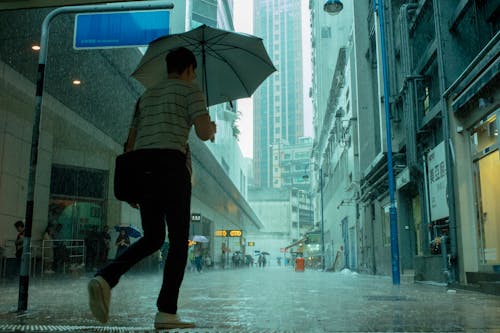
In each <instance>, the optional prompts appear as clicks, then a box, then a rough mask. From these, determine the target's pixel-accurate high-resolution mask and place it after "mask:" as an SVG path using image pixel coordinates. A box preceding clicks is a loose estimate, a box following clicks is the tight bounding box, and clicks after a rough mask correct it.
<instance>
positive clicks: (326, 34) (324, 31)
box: [321, 27, 332, 38]
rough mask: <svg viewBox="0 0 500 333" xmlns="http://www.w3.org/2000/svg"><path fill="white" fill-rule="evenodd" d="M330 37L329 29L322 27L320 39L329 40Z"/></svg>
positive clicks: (330, 30)
mask: <svg viewBox="0 0 500 333" xmlns="http://www.w3.org/2000/svg"><path fill="white" fill-rule="evenodd" d="M331 37H332V29H331V28H330V27H322V28H321V38H331Z"/></svg>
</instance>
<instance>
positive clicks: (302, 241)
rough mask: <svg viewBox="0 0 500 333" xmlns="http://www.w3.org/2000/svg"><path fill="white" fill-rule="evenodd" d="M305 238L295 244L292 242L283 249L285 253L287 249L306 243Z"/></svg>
mask: <svg viewBox="0 0 500 333" xmlns="http://www.w3.org/2000/svg"><path fill="white" fill-rule="evenodd" d="M306 239H307V238H305V237H304V238H302V239H299V240H298V241H296V242H293V243H292V244H290V245H288V246H287V247H285V251H286V250H288V249H289V248H291V247H294V246H297V245H299V244H300V243H304V242H305V241H306Z"/></svg>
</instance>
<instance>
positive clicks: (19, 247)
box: [14, 220, 24, 275]
mask: <svg viewBox="0 0 500 333" xmlns="http://www.w3.org/2000/svg"><path fill="white" fill-rule="evenodd" d="M14 228H16V230H17V236H16V240H15V243H14V244H15V246H16V275H18V274H19V271H20V268H21V258H22V256H23V246H24V245H23V244H24V222H23V221H21V220H19V221H16V223H14Z"/></svg>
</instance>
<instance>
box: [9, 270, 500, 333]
mask: <svg viewBox="0 0 500 333" xmlns="http://www.w3.org/2000/svg"><path fill="white" fill-rule="evenodd" d="M89 277H90V276H84V277H80V278H79V279H68V278H64V279H58V278H57V277H51V278H50V279H44V280H42V279H35V280H33V281H32V282H31V284H30V298H29V309H30V310H29V311H28V312H27V313H25V314H23V315H17V314H16V313H15V310H16V308H17V293H18V290H17V283H16V282H15V281H5V282H3V283H2V284H1V285H0V295H1V302H0V332H55V331H59V332H63V331H65V332H125V331H130V332H149V331H151V332H154V330H152V323H153V318H154V315H155V311H156V308H155V303H156V296H157V293H158V290H159V287H160V284H161V274H160V273H151V274H127V275H125V276H124V277H123V278H122V280H121V281H120V284H119V285H118V286H117V287H116V288H115V289H113V296H112V304H111V315H110V321H109V323H108V324H107V325H99V323H98V322H97V321H95V320H94V319H93V318H92V316H91V315H90V313H89V311H88V309H87V295H86V283H87V281H88V278H89ZM179 315H180V316H181V317H182V318H184V319H186V320H193V321H195V323H196V325H197V328H196V329H194V330H193V329H191V330H175V332H177V331H178V332H207V333H208V332H263V333H265V332H490V333H493V332H500V298H499V297H498V296H492V295H487V294H481V293H476V292H470V291H462V290H456V291H455V290H448V289H447V288H446V287H443V286H431V285H425V284H414V283H404V284H402V285H401V286H393V285H392V282H391V279H390V278H389V277H380V276H371V275H357V274H343V273H325V272H319V271H307V270H306V272H303V273H297V272H295V271H293V269H291V268H288V267H286V268H285V267H268V268H265V269H260V268H246V269H238V270H215V271H207V272H203V273H201V274H199V273H191V272H189V273H187V274H186V276H185V280H184V284H183V287H182V289H181V295H180V302H179ZM170 332H174V331H172V330H171V331H170Z"/></svg>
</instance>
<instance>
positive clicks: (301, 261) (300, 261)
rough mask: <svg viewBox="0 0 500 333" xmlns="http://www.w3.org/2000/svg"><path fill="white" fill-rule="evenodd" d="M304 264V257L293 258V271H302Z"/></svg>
mask: <svg viewBox="0 0 500 333" xmlns="http://www.w3.org/2000/svg"><path fill="white" fill-rule="evenodd" d="M304 266H305V260H304V258H297V259H295V271H296V272H303V271H304Z"/></svg>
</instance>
